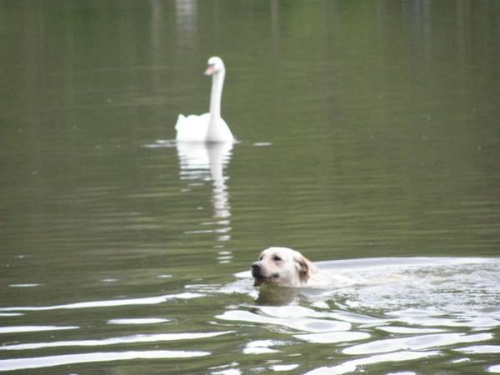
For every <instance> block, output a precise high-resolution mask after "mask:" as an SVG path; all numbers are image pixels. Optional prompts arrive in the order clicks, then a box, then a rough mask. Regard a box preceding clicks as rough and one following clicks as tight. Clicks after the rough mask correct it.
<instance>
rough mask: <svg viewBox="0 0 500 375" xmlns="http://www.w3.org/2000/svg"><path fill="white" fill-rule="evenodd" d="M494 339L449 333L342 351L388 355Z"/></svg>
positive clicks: (486, 336) (382, 342)
mask: <svg viewBox="0 0 500 375" xmlns="http://www.w3.org/2000/svg"><path fill="white" fill-rule="evenodd" d="M491 338H493V335H492V334H490V333H480V334H476V335H466V334H464V333H447V334H436V335H424V336H413V337H404V338H397V339H386V340H377V341H372V342H369V343H366V344H360V345H356V346H352V347H350V348H346V349H344V350H343V351H342V353H344V354H348V355H360V354H376V353H388V352H395V351H398V350H422V349H430V348H436V347H441V346H448V345H456V344H461V343H467V342H477V341H486V340H490V339H491Z"/></svg>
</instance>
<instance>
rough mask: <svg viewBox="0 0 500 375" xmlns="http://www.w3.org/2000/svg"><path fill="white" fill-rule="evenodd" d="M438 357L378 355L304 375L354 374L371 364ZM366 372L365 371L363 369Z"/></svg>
mask: <svg viewBox="0 0 500 375" xmlns="http://www.w3.org/2000/svg"><path fill="white" fill-rule="evenodd" d="M437 355H440V352H438V351H434V352H425V353H419V352H398V353H391V354H380V355H375V356H372V357H367V358H360V359H356V360H353V361H348V362H344V363H342V364H341V365H338V366H333V367H320V368H317V369H315V370H312V371H309V372H307V373H306V374H305V375H341V374H348V373H351V372H356V371H357V369H358V367H359V366H366V365H371V364H379V363H385V362H401V361H413V360H416V359H421V358H428V357H432V356H437ZM365 371H366V369H365Z"/></svg>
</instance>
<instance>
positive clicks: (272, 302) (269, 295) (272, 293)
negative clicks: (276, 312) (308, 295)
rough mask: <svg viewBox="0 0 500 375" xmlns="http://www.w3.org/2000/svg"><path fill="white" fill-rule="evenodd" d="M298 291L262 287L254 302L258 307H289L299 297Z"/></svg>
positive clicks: (275, 286)
mask: <svg viewBox="0 0 500 375" xmlns="http://www.w3.org/2000/svg"><path fill="white" fill-rule="evenodd" d="M299 294H300V289H298V288H288V287H283V286H277V285H264V286H262V287H261V288H260V291H259V296H258V297H257V299H256V300H255V302H256V303H257V304H258V305H266V306H283V305H289V304H291V303H292V302H294V301H296V299H297V298H298V297H299Z"/></svg>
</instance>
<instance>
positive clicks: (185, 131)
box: [175, 56, 235, 143]
mask: <svg viewBox="0 0 500 375" xmlns="http://www.w3.org/2000/svg"><path fill="white" fill-rule="evenodd" d="M205 75H206V76H212V91H211V94H210V112H209V113H205V114H203V115H199V116H197V115H189V116H187V117H186V116H184V115H182V114H181V115H179V117H178V118H177V123H176V124H175V129H176V131H177V137H176V139H177V141H180V142H206V143H217V142H234V141H235V139H234V137H233V134H232V133H231V130H230V129H229V126H228V125H227V124H226V122H225V121H224V120H223V119H222V117H221V114H220V108H221V98H222V88H223V85H224V77H225V75H226V69H225V67H224V62H223V61H222V59H221V58H220V57H216V56H214V57H211V58H210V59H208V67H207V70H205Z"/></svg>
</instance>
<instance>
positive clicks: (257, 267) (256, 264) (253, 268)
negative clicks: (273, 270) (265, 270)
mask: <svg viewBox="0 0 500 375" xmlns="http://www.w3.org/2000/svg"><path fill="white" fill-rule="evenodd" d="M258 270H260V262H255V263H253V264H252V271H258Z"/></svg>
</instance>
